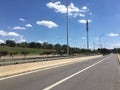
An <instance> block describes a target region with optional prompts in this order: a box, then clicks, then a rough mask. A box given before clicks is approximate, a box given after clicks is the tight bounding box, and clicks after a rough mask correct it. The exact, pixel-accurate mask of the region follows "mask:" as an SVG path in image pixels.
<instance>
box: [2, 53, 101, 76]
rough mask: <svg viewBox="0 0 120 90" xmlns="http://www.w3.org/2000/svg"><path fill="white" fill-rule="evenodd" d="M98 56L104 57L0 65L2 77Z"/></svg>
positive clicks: (89, 57) (88, 58)
mask: <svg viewBox="0 0 120 90" xmlns="http://www.w3.org/2000/svg"><path fill="white" fill-rule="evenodd" d="M98 57H102V56H101V55H97V56H88V57H79V58H71V59H62V60H53V61H44V62H34V63H27V64H18V65H9V66H1V67H0V77H5V76H10V75H15V74H18V73H23V72H28V71H33V70H37V69H42V68H46V67H51V66H57V65H62V64H67V63H74V62H80V61H84V60H90V59H94V58H98Z"/></svg>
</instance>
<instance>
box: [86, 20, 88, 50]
mask: <svg viewBox="0 0 120 90" xmlns="http://www.w3.org/2000/svg"><path fill="white" fill-rule="evenodd" d="M86 31H87V49H89V34H88V20H86Z"/></svg>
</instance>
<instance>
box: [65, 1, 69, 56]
mask: <svg viewBox="0 0 120 90" xmlns="http://www.w3.org/2000/svg"><path fill="white" fill-rule="evenodd" d="M66 7H67V13H66V16H67V18H66V30H67V55H68V56H69V32H68V29H69V28H68V0H66Z"/></svg>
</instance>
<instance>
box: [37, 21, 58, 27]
mask: <svg viewBox="0 0 120 90" xmlns="http://www.w3.org/2000/svg"><path fill="white" fill-rule="evenodd" d="M36 24H38V25H42V26H46V27H48V28H54V27H58V25H57V24H56V23H55V22H53V21H45V20H42V21H37V22H36Z"/></svg>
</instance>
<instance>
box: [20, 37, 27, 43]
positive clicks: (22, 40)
mask: <svg viewBox="0 0 120 90" xmlns="http://www.w3.org/2000/svg"><path fill="white" fill-rule="evenodd" d="M22 42H26V40H25V39H24V38H20V39H19V41H18V43H22Z"/></svg>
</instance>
